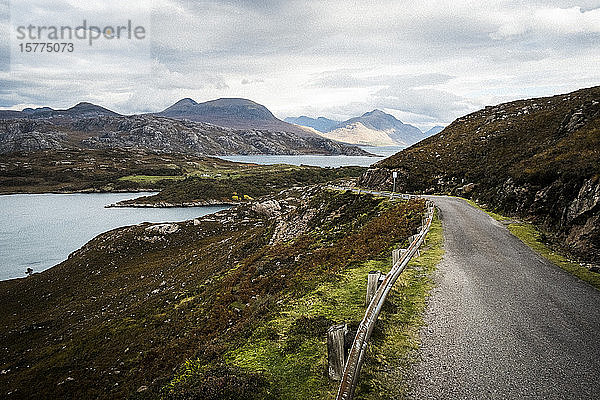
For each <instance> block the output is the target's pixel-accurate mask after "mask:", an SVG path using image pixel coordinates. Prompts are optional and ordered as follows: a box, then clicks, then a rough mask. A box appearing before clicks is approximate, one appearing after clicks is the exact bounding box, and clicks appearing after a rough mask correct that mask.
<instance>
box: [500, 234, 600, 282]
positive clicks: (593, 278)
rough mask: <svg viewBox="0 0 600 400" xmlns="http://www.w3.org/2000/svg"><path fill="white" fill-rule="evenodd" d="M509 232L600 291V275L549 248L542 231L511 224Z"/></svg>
mask: <svg viewBox="0 0 600 400" xmlns="http://www.w3.org/2000/svg"><path fill="white" fill-rule="evenodd" d="M508 230H509V231H510V232H511V233H512V234H513V235H515V236H516V237H518V238H519V239H520V240H521V241H522V242H523V243H525V244H526V245H527V246H529V247H530V248H531V249H533V251H535V252H537V253H538V254H541V255H542V256H543V257H544V258H546V259H547V260H549V261H551V262H552V263H554V264H556V265H558V266H559V267H561V268H562V269H564V270H565V271H567V272H570V273H571V274H573V275H575V276H576V277H578V278H579V279H581V280H582V281H585V282H587V283H589V284H590V285H592V286H594V287H595V288H596V289H599V290H600V274H597V273H595V272H590V270H589V269H588V268H586V267H584V266H582V265H580V264H579V263H577V262H574V261H571V260H569V259H568V258H567V257H566V256H564V255H563V254H561V253H559V252H557V251H555V250H553V249H552V248H550V247H549V246H547V245H546V244H545V243H544V242H543V241H542V234H541V233H540V231H539V230H537V228H536V227H535V226H533V225H532V224H526V223H519V224H510V225H509V226H508Z"/></svg>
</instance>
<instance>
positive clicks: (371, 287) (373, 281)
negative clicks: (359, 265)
mask: <svg viewBox="0 0 600 400" xmlns="http://www.w3.org/2000/svg"><path fill="white" fill-rule="evenodd" d="M380 275H381V272H380V271H370V272H369V276H368V277H367V298H366V303H365V304H366V305H369V304H370V303H371V300H372V299H373V296H375V292H376V291H377V283H378V282H379V276H380Z"/></svg>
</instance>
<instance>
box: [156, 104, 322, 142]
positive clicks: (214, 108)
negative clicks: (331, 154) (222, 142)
mask: <svg viewBox="0 0 600 400" xmlns="http://www.w3.org/2000/svg"><path fill="white" fill-rule="evenodd" d="M154 115H156V116H161V117H169V118H174V119H185V120H189V121H196V122H205V123H209V124H213V125H217V126H222V127H225V128H232V129H257V130H268V131H277V132H291V133H295V134H297V135H300V136H316V134H315V133H314V132H313V131H312V130H310V129H306V128H303V127H300V126H297V125H293V124H289V123H287V122H284V121H282V120H280V119H278V118H277V117H275V116H274V115H273V113H271V111H269V109H268V108H266V107H265V106H263V105H261V104H258V103H255V102H254V101H252V100H247V99H240V98H222V99H217V100H211V101H207V102H204V103H197V102H196V101H194V100H192V99H190V98H185V99H181V100H179V101H178V102H177V103H175V104H173V105H172V106H170V107H168V108H166V109H165V110H163V111H161V112H159V113H156V114H154Z"/></svg>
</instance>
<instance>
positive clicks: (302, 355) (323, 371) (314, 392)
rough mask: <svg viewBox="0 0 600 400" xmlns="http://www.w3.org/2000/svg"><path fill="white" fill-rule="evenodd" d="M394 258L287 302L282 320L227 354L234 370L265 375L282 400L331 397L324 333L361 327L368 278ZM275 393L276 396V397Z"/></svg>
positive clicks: (370, 264) (334, 384)
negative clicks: (340, 327)
mask: <svg viewBox="0 0 600 400" xmlns="http://www.w3.org/2000/svg"><path fill="white" fill-rule="evenodd" d="M390 263H391V260H370V261H367V262H365V263H362V264H360V265H358V266H355V267H354V268H352V269H349V270H346V271H345V272H343V273H342V274H340V275H339V277H338V278H339V279H336V280H334V281H326V282H323V283H320V284H319V285H318V286H317V287H316V288H315V289H313V290H312V291H310V292H309V293H307V294H306V295H304V296H303V297H301V298H298V299H293V300H292V299H291V300H289V301H286V302H285V303H286V304H287V305H286V307H285V308H284V310H283V311H282V312H281V313H280V314H279V316H278V317H277V318H275V319H273V320H271V321H269V322H268V323H267V324H265V325H264V326H263V327H262V328H261V329H259V330H256V331H255V332H254V333H253V334H252V336H251V337H250V339H249V340H248V341H247V342H246V343H244V344H243V345H242V346H241V347H239V348H237V349H235V350H233V351H231V352H230V353H229V354H227V357H226V360H227V362H228V364H230V365H231V366H233V367H237V368H241V369H242V370H245V371H247V372H256V371H262V372H264V373H266V374H267V375H268V376H269V377H270V379H272V380H273V381H274V382H275V383H276V385H275V386H276V387H279V388H280V390H281V392H279V393H277V394H276V398H278V399H329V398H332V397H334V396H335V393H336V391H337V386H338V384H337V382H332V381H330V380H329V379H328V377H327V343H326V336H325V332H326V331H327V328H328V327H329V326H331V325H333V324H335V323H342V322H345V323H348V324H349V325H358V323H359V322H360V320H361V319H362V317H363V315H364V312H365V295H366V281H367V275H368V273H369V271H371V270H374V269H375V270H377V269H378V270H386V269H389V265H390ZM274 395H275V394H274Z"/></svg>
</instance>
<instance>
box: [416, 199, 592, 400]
mask: <svg viewBox="0 0 600 400" xmlns="http://www.w3.org/2000/svg"><path fill="white" fill-rule="evenodd" d="M433 200H434V202H435V203H436V205H437V206H438V207H439V209H440V210H441V215H442V223H443V227H444V237H445V244H444V247H445V250H446V253H445V256H444V259H443V261H442V262H441V264H440V265H439V267H438V271H437V272H436V276H435V280H436V288H435V289H434V290H433V292H432V296H431V297H430V300H429V305H428V309H427V314H426V324H427V326H426V327H425V328H424V330H423V331H422V336H421V337H422V340H423V343H422V361H421V362H420V364H419V365H418V366H417V367H416V371H415V377H414V381H413V393H412V395H411V397H412V398H414V399H600V291H598V290H596V289H594V288H593V287H592V286H589V285H588V284H586V283H584V282H582V281H580V280H579V279H577V278H575V277H573V276H572V275H570V274H568V273H566V272H564V271H563V270H561V269H560V268H558V267H556V266H554V265H552V264H550V263H549V262H547V261H546V260H545V259H543V258H541V257H540V256H538V255H537V254H535V253H534V252H533V251H531V250H530V249H529V248H528V247H527V246H525V245H524V244H523V243H521V241H519V240H518V239H517V238H516V237H514V236H512V235H511V234H510V232H509V231H508V230H507V229H506V228H505V227H504V226H502V225H501V224H500V223H498V222H496V221H494V220H493V219H492V218H490V217H489V216H488V215H487V214H485V213H483V212H481V211H479V210H477V209H475V208H474V207H472V206H470V205H469V204H467V203H466V202H465V201H463V200H460V199H456V198H448V197H434V198H433Z"/></svg>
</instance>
